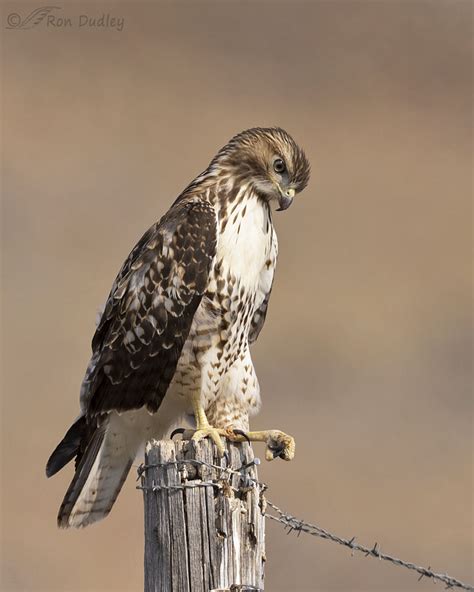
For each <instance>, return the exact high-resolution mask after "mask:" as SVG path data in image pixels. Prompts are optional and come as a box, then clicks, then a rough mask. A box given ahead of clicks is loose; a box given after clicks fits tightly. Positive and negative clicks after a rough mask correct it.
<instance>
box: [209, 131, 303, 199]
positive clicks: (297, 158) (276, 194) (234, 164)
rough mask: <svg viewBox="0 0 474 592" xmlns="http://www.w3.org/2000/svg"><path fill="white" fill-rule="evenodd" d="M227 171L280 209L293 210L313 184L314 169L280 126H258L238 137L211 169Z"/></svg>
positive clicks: (230, 143)
mask: <svg viewBox="0 0 474 592" xmlns="http://www.w3.org/2000/svg"><path fill="white" fill-rule="evenodd" d="M212 165H214V166H217V167H219V166H220V167H222V168H223V169H226V170H227V172H228V173H230V175H232V177H233V178H234V180H235V181H236V182H237V183H239V184H249V185H250V186H251V187H252V189H253V190H254V191H255V192H256V193H258V195H260V196H261V197H262V198H263V199H266V200H267V201H272V200H275V201H278V203H279V206H280V207H279V208H278V209H279V210H286V209H287V208H289V207H290V205H291V203H292V201H293V197H294V196H295V194H296V193H299V192H300V191H302V190H303V189H304V188H305V187H306V185H307V184H308V181H309V175H310V166H309V162H308V159H307V158H306V156H305V153H304V152H303V150H302V149H301V148H300V147H299V146H298V144H297V143H296V142H295V141H294V140H293V138H292V137H291V136H290V135H289V134H288V133H287V132H285V130H283V129H281V128H279V127H269V128H261V127H255V128H252V129H249V130H246V131H244V132H241V133H240V134H238V135H236V136H234V137H233V138H232V139H231V140H230V142H229V143H228V144H227V145H226V146H224V147H223V148H222V149H221V150H220V151H219V153H218V154H217V156H216V157H215V159H214V160H213V162H212V163H211V166H212Z"/></svg>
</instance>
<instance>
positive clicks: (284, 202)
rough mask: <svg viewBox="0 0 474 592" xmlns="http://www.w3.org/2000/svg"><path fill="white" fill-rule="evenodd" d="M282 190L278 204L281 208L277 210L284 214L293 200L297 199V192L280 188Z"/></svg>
mask: <svg viewBox="0 0 474 592" xmlns="http://www.w3.org/2000/svg"><path fill="white" fill-rule="evenodd" d="M279 190H280V197H279V198H278V203H279V204H280V207H279V208H277V212H282V211H283V210H287V209H288V208H289V207H290V206H291V204H292V202H293V198H294V197H295V190H294V189H291V188H290V189H282V188H281V187H279Z"/></svg>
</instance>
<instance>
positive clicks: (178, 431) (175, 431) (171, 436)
mask: <svg viewBox="0 0 474 592" xmlns="http://www.w3.org/2000/svg"><path fill="white" fill-rule="evenodd" d="M185 431H186V428H176V429H175V430H173V431H172V432H171V435H170V440H172V439H173V438H174V437H175V436H177V435H178V434H181V435H182V434H184V432H185Z"/></svg>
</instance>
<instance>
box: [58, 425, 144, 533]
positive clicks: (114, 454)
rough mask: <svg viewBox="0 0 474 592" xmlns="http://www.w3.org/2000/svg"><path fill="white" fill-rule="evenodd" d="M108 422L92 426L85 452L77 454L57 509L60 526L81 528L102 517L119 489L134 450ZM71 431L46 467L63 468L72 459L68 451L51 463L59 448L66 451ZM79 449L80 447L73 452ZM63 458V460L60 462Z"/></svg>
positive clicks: (105, 514)
mask: <svg viewBox="0 0 474 592" xmlns="http://www.w3.org/2000/svg"><path fill="white" fill-rule="evenodd" d="M109 423H110V422H109V418H107V419H106V420H105V421H104V422H103V423H102V424H101V425H100V426H98V427H97V428H95V430H94V431H93V433H92V434H91V435H89V437H88V442H87V445H86V447H85V450H84V452H83V453H82V454H81V453H80V455H79V457H78V462H77V464H76V472H75V474H74V477H73V479H72V481H71V484H70V485H69V488H68V490H67V492H66V495H65V496H64V500H63V502H62V504H61V507H60V508H59V513H58V526H59V527H60V528H70V527H75V528H81V527H84V526H88V525H89V524H92V523H93V522H97V521H98V520H101V519H102V518H105V517H106V516H107V514H108V513H109V512H110V510H111V509H112V506H113V505H114V502H115V500H116V499H117V496H118V494H119V493H120V490H121V489H122V485H123V484H124V482H125V479H126V478H127V475H128V473H129V471H130V467H131V466H132V463H133V461H134V459H135V455H136V452H137V451H136V450H135V449H134V450H130V449H129V447H127V446H126V444H127V439H126V438H125V437H124V436H125V434H123V433H120V432H115V430H110V429H109V428H110V426H109ZM73 427H74V426H73ZM71 430H72V428H71V429H70V430H69V431H68V433H67V434H66V436H65V438H64V440H63V441H62V442H61V443H60V444H59V445H58V447H57V449H56V450H55V452H53V455H52V457H51V458H52V461H51V459H50V461H49V462H48V466H51V467H53V468H56V466H59V465H61V467H62V466H63V465H64V464H66V462H67V460H65V459H66V458H67V457H69V460H70V458H72V456H71V455H70V454H67V455H66V454H64V455H63V456H62V457H61V456H59V457H57V458H59V459H60V460H59V461H58V462H57V464H56V463H55V462H54V455H55V453H56V451H57V450H58V449H59V450H66V451H68V450H69V447H70V446H71V441H70V440H69V441H68V440H67V436H68V434H69V432H70V431H71ZM78 452H79V449H77V450H76V454H77V453H78ZM63 460H65V462H64V463H63V464H61V463H62V461H63ZM61 467H60V468H61ZM57 470H59V469H57ZM51 474H54V473H51Z"/></svg>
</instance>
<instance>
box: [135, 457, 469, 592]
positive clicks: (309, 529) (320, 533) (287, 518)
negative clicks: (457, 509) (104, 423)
mask: <svg viewBox="0 0 474 592" xmlns="http://www.w3.org/2000/svg"><path fill="white" fill-rule="evenodd" d="M187 464H188V465H195V466H205V467H207V468H210V469H214V470H216V471H219V476H218V478H217V479H212V480H199V481H197V482H196V483H192V484H191V483H181V484H177V485H156V484H154V483H153V485H152V486H146V485H144V484H142V485H139V486H137V489H141V490H145V491H153V492H157V491H160V490H179V489H181V490H184V489H186V488H192V487H213V488H216V489H218V490H222V489H225V488H230V489H233V490H234V491H239V490H238V489H237V488H235V487H233V486H231V484H230V483H229V481H228V479H229V478H230V476H231V475H238V476H239V477H241V478H243V480H244V489H248V488H249V487H250V488H257V489H259V491H260V493H261V494H262V496H263V492H264V491H266V490H267V489H268V486H267V485H266V483H263V482H262V481H258V480H257V479H255V478H253V477H251V476H250V475H248V473H247V471H248V469H250V468H251V467H253V466H258V465H259V464H260V459H258V458H254V459H253V461H251V462H249V463H247V464H246V465H242V466H241V467H240V468H239V469H235V468H232V467H222V466H220V465H216V464H212V463H208V462H206V461H202V460H197V459H183V460H176V461H169V462H163V463H154V464H147V465H145V464H142V465H140V466H139V467H138V469H137V473H138V478H137V480H138V479H139V478H140V477H142V476H143V474H144V473H145V472H146V471H147V470H148V469H151V468H159V467H165V466H184V467H185V466H186V465H187ZM223 482H224V483H225V486H223ZM263 507H264V508H265V507H270V508H272V510H274V511H275V512H276V513H277V514H278V515H277V516H275V515H274V514H270V513H268V512H266V511H265V518H268V519H269V520H273V521H275V522H278V523H280V524H283V526H284V527H285V528H286V530H287V534H290V533H291V532H296V533H297V534H298V536H299V535H300V534H301V533H302V532H304V533H305V534H309V535H311V536H315V537H319V538H321V539H325V540H329V541H332V542H334V543H337V544H339V545H342V546H343V547H347V548H349V549H351V551H352V552H354V551H358V552H360V553H362V554H364V555H365V556H366V557H375V558H377V559H380V560H381V561H387V562H389V563H392V564H393V565H396V566H398V567H404V568H405V569H408V570H411V571H414V572H416V573H418V574H419V578H418V581H420V580H422V579H423V578H431V579H432V580H433V581H434V582H443V583H444V584H446V589H447V590H448V589H451V588H461V589H463V590H470V591H471V592H474V586H471V585H469V584H465V583H464V582H461V581H460V580H458V579H457V578H453V577H452V576H450V575H448V574H447V573H444V574H443V573H436V572H434V571H432V569H431V566H428V567H422V566H419V565H416V564H415V563H412V562H409V561H403V560H402V559H399V558H398V557H393V556H392V555H388V554H386V553H382V552H381V550H380V545H379V543H375V544H374V546H373V547H372V548H370V547H366V546H364V545H361V544H359V543H356V542H355V541H356V537H355V536H354V537H352V538H351V539H345V538H342V537H340V536H337V535H336V534H333V533H331V532H329V531H328V530H326V529H324V528H321V527H320V526H317V525H316V524H312V523H310V522H305V521H304V520H300V519H299V518H296V517H295V516H292V515H291V514H289V513H288V512H284V511H283V510H282V509H280V508H279V507H278V506H276V505H275V504H274V503H272V502H271V501H270V500H268V499H267V498H266V497H265V498H264V503H263Z"/></svg>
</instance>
